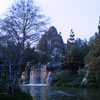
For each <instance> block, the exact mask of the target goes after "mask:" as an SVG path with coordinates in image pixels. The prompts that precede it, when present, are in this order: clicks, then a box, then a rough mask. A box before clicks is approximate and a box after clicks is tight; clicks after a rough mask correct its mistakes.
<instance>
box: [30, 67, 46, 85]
mask: <svg viewBox="0 0 100 100" xmlns="http://www.w3.org/2000/svg"><path fill="white" fill-rule="evenodd" d="M46 77H47V71H46V66H44V67H40V68H36V69H33V70H31V71H30V80H29V84H45V83H46Z"/></svg>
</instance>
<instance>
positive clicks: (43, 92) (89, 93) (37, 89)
mask: <svg viewBox="0 0 100 100" xmlns="http://www.w3.org/2000/svg"><path fill="white" fill-rule="evenodd" d="M21 89H22V90H23V91H24V92H27V93H29V94H30V95H31V96H32V97H33V98H34V100H100V89H90V88H89V89H84V88H54V87H49V86H42V85H40V86H32V85H30V86H21ZM56 95H57V97H56Z"/></svg>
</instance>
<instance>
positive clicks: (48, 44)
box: [37, 26, 65, 85]
mask: <svg viewBox="0 0 100 100" xmlns="http://www.w3.org/2000/svg"><path fill="white" fill-rule="evenodd" d="M64 49H65V44H64V42H63V39H62V36H61V33H60V34H58V32H57V30H56V28H55V27H54V26H51V27H50V28H49V30H48V31H47V32H45V34H44V35H43V36H42V37H41V39H40V41H39V43H38V45H37V51H38V52H39V53H40V54H41V53H45V54H46V55H47V56H48V57H49V61H48V62H47V71H48V76H47V84H49V85H51V84H52V80H53V73H54V72H55V71H57V70H58V69H61V66H62V60H63V58H64V56H63V55H64Z"/></svg>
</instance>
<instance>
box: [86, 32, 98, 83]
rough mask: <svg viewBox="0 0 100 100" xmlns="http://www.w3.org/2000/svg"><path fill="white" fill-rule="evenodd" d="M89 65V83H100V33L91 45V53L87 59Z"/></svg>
mask: <svg viewBox="0 0 100 100" xmlns="http://www.w3.org/2000/svg"><path fill="white" fill-rule="evenodd" d="M85 64H86V65H87V80H88V83H89V82H94V83H97V84H99V83H100V33H96V34H95V38H94V41H93V42H92V43H91V45H90V48H89V53H88V55H87V56H86V58H85Z"/></svg>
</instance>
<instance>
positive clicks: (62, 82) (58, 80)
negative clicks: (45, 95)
mask: <svg viewBox="0 0 100 100" xmlns="http://www.w3.org/2000/svg"><path fill="white" fill-rule="evenodd" d="M81 81H82V79H81V78H80V77H79V76H77V75H76V74H74V75H72V74H71V72H70V71H68V70H63V71H61V72H56V73H55V74H54V76H53V86H57V87H62V86H63V87H79V86H81Z"/></svg>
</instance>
